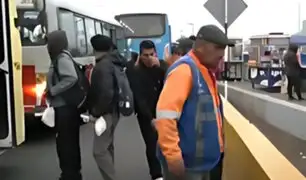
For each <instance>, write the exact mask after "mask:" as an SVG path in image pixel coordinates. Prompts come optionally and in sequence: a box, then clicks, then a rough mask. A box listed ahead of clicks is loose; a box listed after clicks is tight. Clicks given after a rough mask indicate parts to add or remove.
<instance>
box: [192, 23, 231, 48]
mask: <svg viewBox="0 0 306 180" xmlns="http://www.w3.org/2000/svg"><path fill="white" fill-rule="evenodd" d="M196 38H197V39H201V40H205V41H208V42H211V43H214V44H217V45H220V46H235V43H234V42H232V41H230V40H229V39H228V38H227V36H226V35H225V33H224V32H223V31H222V30H221V29H220V28H218V27H217V26H215V25H206V26H202V27H201V28H200V30H199V32H198V34H197V37H196Z"/></svg>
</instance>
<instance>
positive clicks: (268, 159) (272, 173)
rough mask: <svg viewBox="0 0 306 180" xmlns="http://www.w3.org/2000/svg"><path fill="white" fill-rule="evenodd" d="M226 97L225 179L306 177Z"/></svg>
mask: <svg viewBox="0 0 306 180" xmlns="http://www.w3.org/2000/svg"><path fill="white" fill-rule="evenodd" d="M223 101H224V113H225V123H224V128H225V142H226V143H225V160H224V180H305V179H306V178H305V177H304V176H303V175H302V174H301V173H300V172H299V171H298V170H297V169H296V168H295V167H294V166H293V165H292V164H291V163H290V162H289V161H288V160H287V159H286V158H285V157H284V156H283V155H282V154H281V153H280V152H279V151H278V150H277V149H276V147H275V146H274V145H273V144H272V143H271V142H270V141H269V140H268V139H267V138H266V137H265V136H264V135H263V134H262V133H261V132H260V131H259V130H258V129H257V128H256V127H255V126H254V125H253V124H250V123H249V121H248V120H247V119H246V118H245V117H244V116H242V115H241V114H240V113H239V112H238V111H237V110H236V109H235V108H234V107H233V105H231V104H230V103H229V102H228V101H225V100H224V99H223Z"/></svg>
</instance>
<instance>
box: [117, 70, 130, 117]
mask: <svg viewBox="0 0 306 180" xmlns="http://www.w3.org/2000/svg"><path fill="white" fill-rule="evenodd" d="M125 70H126V68H123V67H121V66H118V65H116V64H114V77H115V81H116V88H117V91H116V93H117V98H116V99H117V102H118V107H119V112H120V113H121V114H122V115H123V116H130V115H132V114H133V113H134V98H133V92H132V90H131V87H130V83H129V80H128V78H127V75H126V73H125Z"/></svg>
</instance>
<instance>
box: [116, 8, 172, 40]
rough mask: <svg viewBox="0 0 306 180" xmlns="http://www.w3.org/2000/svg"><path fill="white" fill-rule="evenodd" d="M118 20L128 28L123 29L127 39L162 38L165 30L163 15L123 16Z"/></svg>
mask: <svg viewBox="0 0 306 180" xmlns="http://www.w3.org/2000/svg"><path fill="white" fill-rule="evenodd" d="M120 20H121V21H122V23H123V24H125V25H126V26H128V27H129V28H125V35H126V37H128V38H142V37H143V38H145V37H153V36H162V35H163V34H164V33H165V30H166V27H165V16H164V15H159V14H157V15H141V14H137V15H123V16H121V17H120Z"/></svg>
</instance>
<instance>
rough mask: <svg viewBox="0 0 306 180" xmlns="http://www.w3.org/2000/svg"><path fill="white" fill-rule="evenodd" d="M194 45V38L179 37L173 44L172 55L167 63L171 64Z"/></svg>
mask: <svg viewBox="0 0 306 180" xmlns="http://www.w3.org/2000/svg"><path fill="white" fill-rule="evenodd" d="M192 46H193V40H191V39H189V38H181V39H178V40H177V41H176V42H175V43H172V45H171V54H172V55H171V56H170V57H169V58H168V59H167V63H168V65H169V66H171V65H172V64H173V63H174V62H175V61H176V60H178V59H179V58H180V57H182V56H184V55H186V54H187V53H188V52H189V51H190V50H191V49H192Z"/></svg>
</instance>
